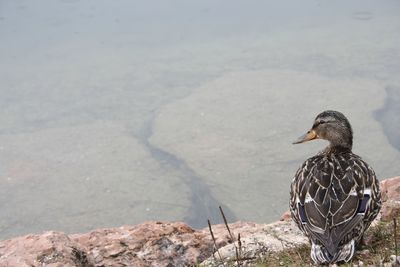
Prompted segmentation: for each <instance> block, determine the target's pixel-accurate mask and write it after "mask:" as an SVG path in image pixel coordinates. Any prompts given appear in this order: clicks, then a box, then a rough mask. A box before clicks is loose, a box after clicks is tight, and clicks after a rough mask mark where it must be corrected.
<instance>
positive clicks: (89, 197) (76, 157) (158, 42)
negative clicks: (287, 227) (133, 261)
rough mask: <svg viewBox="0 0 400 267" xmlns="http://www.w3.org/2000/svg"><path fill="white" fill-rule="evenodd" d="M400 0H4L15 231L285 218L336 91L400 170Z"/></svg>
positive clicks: (372, 152)
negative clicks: (304, 137)
mask: <svg viewBox="0 0 400 267" xmlns="http://www.w3.org/2000/svg"><path fill="white" fill-rule="evenodd" d="M399 11H400V2H399V1H395V0H393V1H389V0H388V1H383V2H380V3H379V4H378V3H376V2H375V1H311V0H309V1H302V2H301V3H300V2H299V3H297V2H294V1H279V2H277V1H251V2H245V1H233V2H232V1H225V0H224V1H218V2H215V1H201V2H198V1H190V2H188V1H178V0H173V1H168V3H167V2H163V1H118V2H111V1H94V0H93V1H80V0H69V1H65V0H64V1H52V0H51V1H50V0H48V1H45V0H42V1H35V2H34V3H33V2H31V1H27V0H19V1H0V41H1V42H0V58H1V61H0V78H1V84H0V93H1V98H0V104H1V106H2V112H1V113H0V151H1V153H0V239H4V238H8V237H11V236H16V235H20V234H25V233H29V232H40V231H43V230H49V229H53V230H60V231H66V232H83V231H87V230H90V229H93V228H96V227H112V226H119V225H122V224H135V223H140V222H143V221H145V220H185V221H186V222H188V223H190V224H191V225H192V226H194V227H203V226H205V224H206V222H207V219H211V221H212V222H214V223H217V222H221V217H220V215H219V213H218V206H220V205H221V206H223V208H224V210H225V212H226V214H227V217H228V218H229V219H230V220H231V221H233V220H253V221H257V222H271V221H273V220H276V219H277V218H279V216H280V214H281V213H282V212H283V211H285V210H286V209H287V202H288V188H289V183H290V180H291V178H292V176H293V173H294V172H295V171H296V168H297V167H298V166H299V164H300V163H301V162H302V161H303V160H304V159H305V158H306V157H307V156H310V155H312V154H313V153H316V152H317V151H318V150H319V149H321V148H322V147H323V145H324V143H323V142H318V141H316V142H314V143H310V144H308V145H302V146H292V145H291V141H293V140H294V139H296V138H297V137H298V136H299V135H301V134H302V133H303V132H304V131H306V130H307V129H308V128H309V127H310V126H311V122H312V119H313V118H314V117H315V116H316V115H317V113H318V112H320V111H321V110H323V109H327V108H332V109H338V110H341V111H343V112H344V113H345V114H346V115H347V116H348V117H349V119H350V121H351V122H352V124H353V128H354V130H355V148H354V150H355V152H356V153H358V154H360V155H361V156H363V157H364V158H365V159H366V160H367V161H368V162H369V163H370V164H371V165H372V166H373V167H374V168H375V170H376V172H377V173H378V175H379V177H381V178H386V177H391V176H395V175H399V167H398V162H399V159H400V154H399V146H398V142H397V140H399V138H398V133H399V131H398V128H399V124H398V120H397V116H396V114H398V110H399V108H398V106H399V94H400V92H399V88H400V87H399V86H400V81H399V78H398V73H399V70H400V53H399V52H400V51H399V50H400V48H399V47H400V16H399V15H398V14H400V13H399Z"/></svg>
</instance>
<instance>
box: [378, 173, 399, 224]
mask: <svg viewBox="0 0 400 267" xmlns="http://www.w3.org/2000/svg"><path fill="white" fill-rule="evenodd" d="M380 186H381V192H382V201H383V205H382V209H381V219H382V220H383V221H391V220H392V219H393V218H396V217H398V216H399V215H400V176H398V177H394V178H390V179H386V180H383V181H381V184H380Z"/></svg>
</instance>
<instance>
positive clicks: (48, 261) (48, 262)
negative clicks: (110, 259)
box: [0, 232, 94, 267]
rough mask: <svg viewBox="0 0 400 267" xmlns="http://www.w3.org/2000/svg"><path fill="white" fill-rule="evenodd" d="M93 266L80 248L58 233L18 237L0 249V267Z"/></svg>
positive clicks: (89, 258)
mask: <svg viewBox="0 0 400 267" xmlns="http://www.w3.org/2000/svg"><path fill="white" fill-rule="evenodd" d="M93 263H94V261H93V259H92V258H91V257H90V256H89V255H88V253H87V251H86V249H85V248H84V247H82V246H81V245H80V244H79V243H77V242H75V241H73V240H71V239H70V238H69V237H68V236H67V235H66V234H64V233H60V232H45V233H43V234H41V235H26V236H21V237H17V238H14V239H9V240H6V241H3V242H1V246H0V266H10V267H11V266H15V267H24V266H29V267H31V266H49V267H50V266H71V267H72V266H78V267H80V266H82V267H90V266H94V265H93Z"/></svg>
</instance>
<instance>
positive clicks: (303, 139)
mask: <svg viewBox="0 0 400 267" xmlns="http://www.w3.org/2000/svg"><path fill="white" fill-rule="evenodd" d="M316 138H318V135H317V133H316V132H315V131H314V130H309V131H308V132H307V133H306V134H305V135H302V136H300V137H299V139H297V140H296V141H294V142H293V144H301V143H304V142H307V141H310V140H314V139H316Z"/></svg>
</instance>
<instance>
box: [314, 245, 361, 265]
mask: <svg viewBox="0 0 400 267" xmlns="http://www.w3.org/2000/svg"><path fill="white" fill-rule="evenodd" d="M354 252H355V241H354V239H352V240H351V241H350V242H349V243H347V244H345V245H343V246H342V247H341V248H340V249H338V250H337V251H336V253H334V255H331V254H330V253H329V251H328V250H327V249H326V248H325V247H324V246H321V245H317V244H314V243H312V245H311V258H312V260H313V261H314V262H315V263H318V264H327V263H334V262H342V261H344V262H349V261H350V260H351V259H352V258H353V255H354Z"/></svg>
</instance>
